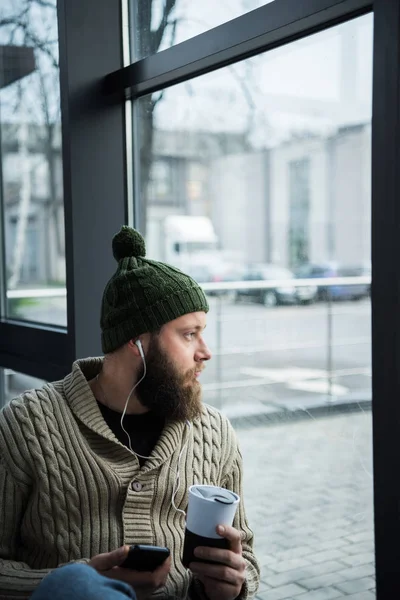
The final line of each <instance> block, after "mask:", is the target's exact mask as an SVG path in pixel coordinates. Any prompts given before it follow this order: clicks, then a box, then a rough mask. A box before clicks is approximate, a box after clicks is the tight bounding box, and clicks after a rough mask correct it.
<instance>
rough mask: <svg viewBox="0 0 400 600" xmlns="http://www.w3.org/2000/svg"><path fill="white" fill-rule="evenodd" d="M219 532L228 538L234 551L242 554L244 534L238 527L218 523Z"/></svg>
mask: <svg viewBox="0 0 400 600" xmlns="http://www.w3.org/2000/svg"><path fill="white" fill-rule="evenodd" d="M217 533H218V534H219V535H220V536H222V537H223V538H225V539H226V540H228V542H229V547H230V549H231V550H232V552H235V553H236V554H242V534H241V532H240V531H239V530H238V529H235V527H230V526H229V525H218V527H217Z"/></svg>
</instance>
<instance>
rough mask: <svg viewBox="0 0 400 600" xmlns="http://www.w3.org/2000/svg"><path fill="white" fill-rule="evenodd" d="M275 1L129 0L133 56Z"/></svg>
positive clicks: (156, 49) (215, 25) (180, 40)
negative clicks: (193, 0)
mask: <svg viewBox="0 0 400 600" xmlns="http://www.w3.org/2000/svg"><path fill="white" fill-rule="evenodd" d="M270 2H274V0H229V2H214V1H213V0H203V1H202V2H191V1H190V0H173V1H167V2H165V0H131V10H132V13H133V19H134V23H135V27H134V31H133V32H132V35H133V47H134V48H135V51H136V57H135V58H145V57H146V56H149V55H151V54H155V53H156V52H159V51H160V50H165V49H166V48H169V47H170V46H174V45H175V44H179V43H180V42H183V41H185V40H187V39H189V38H191V37H194V36H195V35H198V34H200V33H203V32H205V31H208V30H209V29H212V28H213V27H217V25H221V24H222V23H226V21H230V20H232V19H235V18H236V17H239V16H240V15H243V14H244V13H247V12H250V11H251V10H254V9H256V8H260V6H263V5H264V4H269V3H270Z"/></svg>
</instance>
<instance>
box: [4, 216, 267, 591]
mask: <svg viewBox="0 0 400 600" xmlns="http://www.w3.org/2000/svg"><path fill="white" fill-rule="evenodd" d="M113 254H114V257H115V259H116V260H117V262H118V267H117V271H116V273H115V274H114V275H113V276H112V277H111V279H110V281H109V282H108V284H107V286H106V288H105V290H104V294H103V301H102V308H101V321H100V324H101V338H102V349H103V353H104V357H101V358H87V359H83V360H78V361H76V362H75V363H74V365H73V368H72V372H71V373H70V374H69V375H67V376H66V377H65V379H63V380H61V381H57V382H54V383H50V384H47V385H45V386H44V387H43V388H41V389H37V390H30V391H28V392H25V393H24V394H22V395H21V396H19V397H18V398H16V399H14V400H13V401H11V402H10V403H9V404H8V405H7V406H6V407H5V408H4V409H3V411H2V413H1V415H0V459H1V460H0V490H1V498H2V502H1V506H0V597H1V598H15V597H18V598H22V597H29V596H30V595H31V594H32V592H34V590H35V589H37V588H38V586H39V585H40V582H41V581H42V579H43V578H44V577H45V576H47V575H48V574H49V573H51V571H52V570H54V569H56V568H57V567H59V566H62V565H66V564H68V563H86V564H88V565H89V566H88V569H89V568H93V569H95V570H97V571H98V572H99V573H100V574H101V575H102V576H105V577H108V578H110V579H113V580H118V581H119V582H123V583H124V584H127V585H128V586H130V587H131V588H133V589H134V590H135V591H136V593H137V595H138V597H140V598H143V597H146V596H148V595H149V594H152V593H153V592H155V595H156V597H157V598H199V599H208V600H217V599H218V600H234V599H235V598H240V599H243V600H246V599H247V598H250V597H252V596H253V595H254V593H255V592H256V590H257V586H258V580H259V569H258V564H257V560H256V558H255V556H254V554H253V534H252V532H251V530H250V529H249V526H248V524H247V520H246V515H245V510H244V506H243V502H242V501H241V502H240V505H239V508H238V510H237V513H236V517H235V521H234V523H233V527H227V526H225V527H224V528H223V529H219V531H218V533H219V534H220V535H221V536H222V537H225V538H226V539H227V541H228V548H227V549H219V548H205V547H203V548H198V549H197V550H196V551H195V553H196V556H198V557H199V558H200V557H201V559H203V560H204V559H205V560H208V561H212V562H202V561H201V562H197V561H194V562H192V563H191V564H190V565H189V569H186V568H185V567H184V566H183V565H182V562H181V558H182V551H183V541H184V534H185V511H186V509H187V503H188V488H189V486H191V485H193V484H209V485H217V486H221V487H225V488H227V489H230V490H232V491H234V492H236V493H238V494H239V495H240V496H242V461H241V455H240V451H239V448H238V445H237V441H236V437H235V433H234V431H233V429H232V427H231V425H230V424H229V422H228V420H227V419H226V418H224V417H223V416H222V415H221V414H220V413H219V412H218V411H217V410H216V409H214V408H212V407H210V406H207V405H206V404H204V403H203V402H202V399H201V385H200V382H199V376H200V374H201V372H202V370H203V369H204V367H205V364H206V362H207V361H208V360H210V358H211V353H210V350H209V349H208V347H207V345H206V343H205V341H204V338H203V333H204V328H205V326H206V314H207V312H208V309H209V306H208V303H207V299H206V296H205V294H204V292H203V290H202V289H201V288H200V286H199V285H198V284H197V283H196V282H195V281H194V280H193V279H192V278H191V277H189V276H188V275H186V274H184V273H182V272H181V271H179V270H178V269H176V268H174V267H172V266H170V265H166V264H164V263H161V262H157V261H152V260H149V259H147V258H146V256H145V254H146V253H145V243H144V240H143V238H142V236H141V235H140V234H139V232H137V231H135V230H134V229H131V228H129V227H123V228H122V229H121V231H120V232H119V233H118V234H117V235H116V236H114V239H113ZM134 543H135V544H147V545H157V546H167V547H168V548H169V549H170V551H171V556H170V559H169V560H167V561H166V562H165V563H164V564H163V565H162V566H161V567H159V568H158V569H156V570H155V571H154V572H152V573H140V572H137V571H135V570H133V569H126V568H122V567H121V566H120V565H121V563H122V562H123V560H124V559H125V558H126V553H127V551H128V549H129V545H130V544H134ZM118 549H119V550H118ZM92 572H93V571H92ZM66 573H67V571H66ZM156 590H157V591H156ZM77 597H78V596H77Z"/></svg>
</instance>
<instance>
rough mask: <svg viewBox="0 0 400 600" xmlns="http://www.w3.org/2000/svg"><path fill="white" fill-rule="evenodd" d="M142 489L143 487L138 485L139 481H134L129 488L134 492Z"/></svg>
mask: <svg viewBox="0 0 400 600" xmlns="http://www.w3.org/2000/svg"><path fill="white" fill-rule="evenodd" d="M142 487H143V486H142V484H141V483H140V481H134V482H133V483H131V488H132V489H133V491H134V492H140V491H141V489H142Z"/></svg>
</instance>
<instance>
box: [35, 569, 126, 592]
mask: <svg viewBox="0 0 400 600" xmlns="http://www.w3.org/2000/svg"><path fill="white" fill-rule="evenodd" d="M126 598H132V599H133V600H136V595H135V592H134V591H133V589H132V588H131V586H130V585H128V584H126V583H124V582H122V581H117V580H115V579H109V578H108V577H103V576H102V575H100V574H99V573H98V572H97V571H95V569H93V568H92V567H89V566H88V565H83V564H80V563H78V564H71V565H66V566H65V567H59V568H58V569H54V571H52V572H51V573H50V574H49V575H47V577H45V578H44V579H43V581H42V583H41V584H40V585H39V587H38V588H37V589H36V590H35V591H34V592H33V594H32V596H31V600H126Z"/></svg>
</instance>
